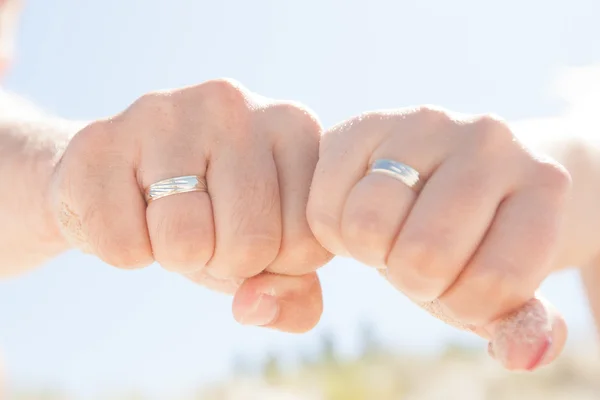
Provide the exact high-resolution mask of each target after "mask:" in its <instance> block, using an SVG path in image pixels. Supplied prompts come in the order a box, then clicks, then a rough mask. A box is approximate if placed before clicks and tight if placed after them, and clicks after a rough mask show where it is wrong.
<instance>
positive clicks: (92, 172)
mask: <svg viewBox="0 0 600 400" xmlns="http://www.w3.org/2000/svg"><path fill="white" fill-rule="evenodd" d="M121 128H122V125H121V124H119V123H117V122H114V123H113V122H97V123H95V124H93V125H90V126H88V127H87V128H85V129H84V130H82V131H81V132H80V133H79V134H77V136H75V137H74V138H73V140H72V141H71V143H70V145H69V148H68V149H67V151H66V153H65V154H64V156H63V158H62V160H61V163H60V166H59V168H58V170H57V173H56V176H55V177H54V178H55V180H54V189H55V191H54V193H55V195H56V198H55V202H56V206H57V210H58V212H59V215H58V220H59V221H60V225H61V229H62V231H63V233H64V234H65V237H67V238H68V239H69V240H70V241H71V242H72V243H73V244H74V245H75V246H76V247H78V248H80V249H82V250H83V251H86V252H89V253H92V254H95V255H97V256H98V257H100V258H101V259H102V260H103V261H104V262H106V263H108V264H111V265H114V266H116V267H120V268H138V267H142V266H146V265H149V264H150V263H152V261H153V258H152V250H151V247H150V240H149V237H148V231H147V227H146V204H145V201H144V198H143V196H142V194H141V191H140V187H139V185H138V182H137V181H136V179H135V171H134V165H133V164H132V163H131V159H132V157H131V156H130V155H129V154H130V152H131V149H130V148H129V146H126V145H123V146H118V145H115V143H118V142H119V139H118V138H119V137H121V136H122V134H123V132H122V129H121ZM107 166H110V167H107Z"/></svg>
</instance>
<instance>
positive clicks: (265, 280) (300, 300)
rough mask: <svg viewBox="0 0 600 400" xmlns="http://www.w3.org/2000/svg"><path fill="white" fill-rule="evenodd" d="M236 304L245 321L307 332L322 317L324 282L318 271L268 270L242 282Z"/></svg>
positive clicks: (235, 312)
mask: <svg viewBox="0 0 600 400" xmlns="http://www.w3.org/2000/svg"><path fill="white" fill-rule="evenodd" d="M232 307H233V315H234V317H235V319H236V320H237V321H238V322H239V323H241V324H244V325H255V326H264V327H267V328H272V329H277V330H281V331H285V332H292V333H303V332H306V331H309V330H310V329H312V328H313V327H314V326H315V325H316V324H317V322H319V319H320V318H321V314H322V312H323V298H322V293H321V284H320V283H319V278H318V276H317V274H316V273H314V272H313V273H309V274H306V275H302V276H286V275H278V274H271V273H268V272H265V273H263V274H260V275H258V276H256V277H253V278H250V279H248V280H246V281H245V282H244V283H243V284H242V286H241V287H240V289H239V290H238V291H237V292H236V294H235V297H234V300H233V306H232Z"/></svg>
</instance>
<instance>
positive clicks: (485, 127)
mask: <svg viewBox="0 0 600 400" xmlns="http://www.w3.org/2000/svg"><path fill="white" fill-rule="evenodd" d="M471 127H472V130H473V132H472V134H471V135H470V136H469V137H468V139H470V140H472V142H473V144H474V146H475V150H476V151H477V152H489V153H493V152H497V151H498V150H499V149H501V148H503V147H505V146H506V145H507V144H510V143H512V142H513V140H514V135H513V133H512V131H511V129H510V128H509V126H508V125H507V124H506V123H505V122H504V121H502V120H501V119H500V118H498V117H496V116H494V115H491V114H486V115H483V116H480V117H478V118H476V119H475V120H473V122H472V123H471Z"/></svg>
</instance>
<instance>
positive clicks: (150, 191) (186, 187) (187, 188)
mask: <svg viewBox="0 0 600 400" xmlns="http://www.w3.org/2000/svg"><path fill="white" fill-rule="evenodd" d="M206 191H207V188H206V181H205V180H204V178H202V177H200V176H197V175H187V176H178V177H175V178H169V179H164V180H162V181H159V182H156V183H153V184H152V185H150V186H148V188H147V189H146V190H145V193H144V195H145V197H146V202H147V203H148V204H150V202H152V201H154V200H157V199H160V198H162V197H167V196H171V195H174V194H180V193H188V192H206Z"/></svg>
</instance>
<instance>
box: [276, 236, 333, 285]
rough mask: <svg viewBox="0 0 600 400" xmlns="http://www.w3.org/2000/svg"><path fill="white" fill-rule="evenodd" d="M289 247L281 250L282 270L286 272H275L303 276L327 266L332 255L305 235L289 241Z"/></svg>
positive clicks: (312, 237) (312, 238)
mask: <svg viewBox="0 0 600 400" xmlns="http://www.w3.org/2000/svg"><path fill="white" fill-rule="evenodd" d="M289 243H291V245H289V246H285V247H283V248H282V251H281V253H282V254H284V259H285V265H284V268H289V269H288V270H286V271H276V272H280V273H285V274H287V275H304V274H306V273H308V272H313V271H316V270H317V269H319V268H320V267H322V266H323V265H325V264H327V263H328V262H329V261H330V260H331V259H332V258H333V255H332V254H331V253H330V252H328V251H327V250H325V249H324V248H323V246H321V244H320V243H319V242H318V241H317V240H316V239H315V238H314V236H312V235H311V234H306V235H302V236H299V237H298V236H296V237H294V238H292V239H290V240H289Z"/></svg>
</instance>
